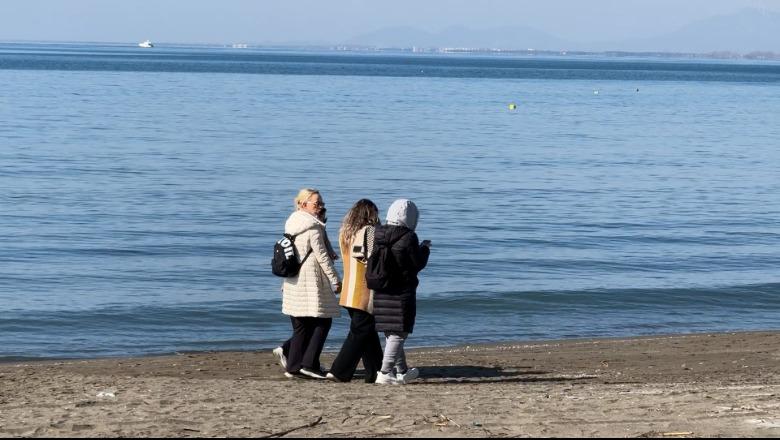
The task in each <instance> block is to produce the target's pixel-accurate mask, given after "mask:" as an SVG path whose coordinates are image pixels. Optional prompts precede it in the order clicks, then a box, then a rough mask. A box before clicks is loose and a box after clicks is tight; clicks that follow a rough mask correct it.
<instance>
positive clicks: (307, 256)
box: [284, 234, 314, 266]
mask: <svg viewBox="0 0 780 440" xmlns="http://www.w3.org/2000/svg"><path fill="white" fill-rule="evenodd" d="M298 235H300V234H295V235H292V234H284V236H285V237H287V238H288V239H289V240H290V242H291V243H292V245H293V248H295V237H297V236H298ZM313 250H314V249H312V248H311V246H309V252H306V255H305V256H304V257H303V260H301V266H303V262H304V261H306V259H307V258H309V255H311V251H313Z"/></svg>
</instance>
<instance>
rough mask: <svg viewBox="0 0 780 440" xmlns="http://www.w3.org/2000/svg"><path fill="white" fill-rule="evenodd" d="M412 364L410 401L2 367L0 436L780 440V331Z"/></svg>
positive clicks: (245, 360)
mask: <svg viewBox="0 0 780 440" xmlns="http://www.w3.org/2000/svg"><path fill="white" fill-rule="evenodd" d="M332 358H333V354H332V353H329V354H326V355H324V356H323V360H324V364H325V365H329V363H330V361H331V360H332ZM409 360H410V363H411V364H412V365H413V366H417V367H419V368H420V370H421V373H422V375H421V380H420V381H419V382H418V383H415V384H410V385H406V386H380V385H374V384H365V383H364V382H363V381H362V379H361V378H357V379H356V380H355V381H353V382H351V383H346V384H341V383H331V382H320V381H314V380H302V379H287V378H285V377H284V376H283V375H282V371H281V369H280V367H279V366H278V365H277V364H276V362H275V359H274V357H273V356H272V354H271V353H270V352H268V351H264V352H243V353H198V354H178V355H172V356H163V357H147V358H132V359H100V360H87V361H47V362H24V363H5V364H0V436H2V437H20V436H24V437H28V436H32V437H38V436H41V437H43V436H46V437H65V436H68V437H71V436H78V437H106V436H108V437H118V436H127V437H150V436H161V437H171V436H176V437H188V436H192V437H210V436H220V437H221V436H230V437H282V436H286V435H289V436H296V437H297V436H302V437H327V436H340V437H342V436H343V437H377V436H383V437H384V436H390V437H407V436H408V437H411V436H414V437H439V436H441V437H508V436H517V437H526V436H542V437H552V436H574V437H604V436H610V437H664V438H675V437H723V436H729V437H730V436H734V437H780V397H779V396H780V367H778V365H779V363H780V332H764V333H728V334H699V335H678V336H655V337H640V338H629V339H603V340H566V341H547V342H534V343H515V344H510V343H504V344H495V345H480V346H466V347H453V348H431V349H418V350H411V351H410V352H409Z"/></svg>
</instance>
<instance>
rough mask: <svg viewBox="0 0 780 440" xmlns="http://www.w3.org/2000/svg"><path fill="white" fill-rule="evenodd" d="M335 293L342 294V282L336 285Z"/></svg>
mask: <svg viewBox="0 0 780 440" xmlns="http://www.w3.org/2000/svg"><path fill="white" fill-rule="evenodd" d="M333 291H334V292H336V293H341V282H338V283H336V285H335V286H334V289H333Z"/></svg>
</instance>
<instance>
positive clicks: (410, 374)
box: [395, 368, 420, 385]
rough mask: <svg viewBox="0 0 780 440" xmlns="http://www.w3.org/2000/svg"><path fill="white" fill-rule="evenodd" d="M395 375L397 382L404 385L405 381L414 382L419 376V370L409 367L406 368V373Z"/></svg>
mask: <svg viewBox="0 0 780 440" xmlns="http://www.w3.org/2000/svg"><path fill="white" fill-rule="evenodd" d="M395 377H396V380H398V382H399V383H402V384H404V385H406V384H407V383H412V382H414V381H415V380H417V378H418V377H420V370H418V369H417V368H410V369H408V370H406V373H404V374H401V373H398V374H397V375H396V376H395Z"/></svg>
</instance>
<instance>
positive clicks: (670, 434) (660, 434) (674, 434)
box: [637, 431, 693, 438]
mask: <svg viewBox="0 0 780 440" xmlns="http://www.w3.org/2000/svg"><path fill="white" fill-rule="evenodd" d="M691 436H693V432H691V431H680V432H658V431H649V432H645V433H644V434H639V435H638V436H637V438H660V437H673V438H674V437H680V438H685V437H691Z"/></svg>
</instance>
